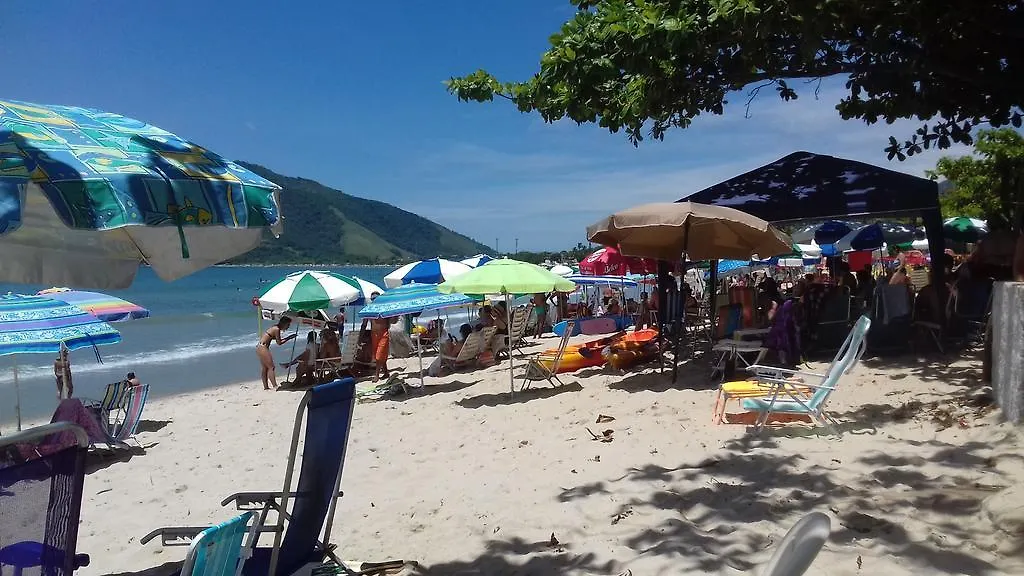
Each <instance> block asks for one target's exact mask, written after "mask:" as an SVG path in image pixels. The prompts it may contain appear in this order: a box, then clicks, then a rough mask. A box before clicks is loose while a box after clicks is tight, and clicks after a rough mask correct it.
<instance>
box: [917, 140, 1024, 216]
mask: <svg viewBox="0 0 1024 576" xmlns="http://www.w3.org/2000/svg"><path fill="white" fill-rule="evenodd" d="M974 151H975V154H976V155H975V156H963V157H960V158H952V157H948V156H946V157H943V158H940V159H939V162H938V164H937V165H936V166H935V170H930V171H929V172H928V176H929V177H931V178H932V179H938V178H939V177H940V176H941V177H943V178H946V179H947V180H949V181H950V182H951V183H952V184H953V189H952V190H950V191H948V192H946V193H945V194H943V195H942V197H941V198H940V201H941V203H942V213H943V215H945V216H970V217H972V218H983V219H985V220H987V221H988V224H989V227H990V228H992V229H993V230H1000V229H1001V230H1012V229H1014V228H1015V224H1016V222H1015V221H1014V218H1017V219H1018V220H1019V218H1020V217H1021V210H1022V208H1024V207H1021V206H1019V205H1018V204H1017V203H1018V202H1021V201H1024V136H1021V135H1020V134H1019V133H1018V132H1017V131H1015V130H1011V129H1009V128H1002V129H999V130H980V131H979V132H978V135H977V143H976V144H975V146H974ZM1015 214H1016V216H1015Z"/></svg>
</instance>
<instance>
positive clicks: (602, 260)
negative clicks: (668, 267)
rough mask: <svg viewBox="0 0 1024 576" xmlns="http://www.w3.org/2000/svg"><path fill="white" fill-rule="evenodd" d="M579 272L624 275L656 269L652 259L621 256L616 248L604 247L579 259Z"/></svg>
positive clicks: (596, 274) (644, 272) (649, 271)
mask: <svg viewBox="0 0 1024 576" xmlns="http://www.w3.org/2000/svg"><path fill="white" fill-rule="evenodd" d="M579 269H580V274H589V275H595V276H625V275H626V274H652V273H654V272H657V271H658V263H657V262H655V261H654V260H650V259H644V258H637V257H635V256H623V255H622V253H620V252H619V251H618V250H617V249H615V248H612V247H605V248H601V249H599V250H597V251H595V252H594V253H593V254H591V255H589V256H587V257H586V258H584V259H583V260H581V261H580V266H579Z"/></svg>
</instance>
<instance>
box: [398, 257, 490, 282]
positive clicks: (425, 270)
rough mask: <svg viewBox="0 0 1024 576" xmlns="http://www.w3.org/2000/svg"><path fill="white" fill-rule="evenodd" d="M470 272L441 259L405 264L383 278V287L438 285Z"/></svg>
mask: <svg viewBox="0 0 1024 576" xmlns="http://www.w3.org/2000/svg"><path fill="white" fill-rule="evenodd" d="M470 270H472V268H470V267H469V266H467V265H465V264H463V263H462V262H453V261H451V260H445V259H443V258H431V259H430V260H420V261H419V262H413V263H412V264H406V265H405V266H402V267H401V268H399V269H398V270H395V271H394V272H392V273H390V274H388V275H387V276H385V277H384V285H385V286H387V287H388V288H395V287H397V286H401V285H403V284H412V283H413V282H415V283H417V284H440V283H441V282H444V281H446V280H451V279H452V278H456V277H458V276H459V275H460V274H465V273H466V272H469V271H470Z"/></svg>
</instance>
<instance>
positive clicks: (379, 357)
mask: <svg viewBox="0 0 1024 576" xmlns="http://www.w3.org/2000/svg"><path fill="white" fill-rule="evenodd" d="M392 322H394V320H392V319H389V318H374V319H373V320H372V321H371V322H370V341H371V343H372V346H373V363H374V366H375V370H376V371H375V372H374V375H373V381H374V382H377V381H378V380H380V379H381V377H382V376H383V377H384V378H385V379H386V378H387V377H388V376H389V373H388V356H389V355H390V354H391V324H392Z"/></svg>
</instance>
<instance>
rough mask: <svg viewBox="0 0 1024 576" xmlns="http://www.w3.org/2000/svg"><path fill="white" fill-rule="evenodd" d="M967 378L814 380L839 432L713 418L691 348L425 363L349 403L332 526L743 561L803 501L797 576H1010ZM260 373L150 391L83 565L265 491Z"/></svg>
mask: <svg viewBox="0 0 1024 576" xmlns="http://www.w3.org/2000/svg"><path fill="white" fill-rule="evenodd" d="M553 342H554V340H553V339H545V340H543V341H542V344H541V345H538V346H535V349H539V348H540V347H542V346H544V345H548V346H550V345H552V343H553ZM405 362H406V361H393V366H401V365H402V364H404V363H405ZM414 363H415V360H413V361H412V362H411V363H409V366H410V367H411V366H412V365H413V364H414ZM253 364H254V367H255V359H254V362H253ZM254 369H255V368H254ZM410 369H411V368H410ZM979 374H980V369H978V365H977V363H976V362H975V361H973V360H963V361H958V362H956V363H954V364H952V365H947V363H946V362H945V361H942V362H939V363H932V362H929V361H927V360H920V361H919V360H917V359H914V358H909V357H902V358H897V359H890V360H881V361H879V360H868V361H866V362H864V363H863V364H861V365H860V366H858V367H857V368H856V370H855V371H854V372H853V373H852V374H851V375H849V376H847V377H846V378H845V379H844V380H843V382H842V384H841V387H840V389H839V390H838V392H837V393H836V394H835V395H834V396H833V400H832V403H831V407H832V412H833V414H834V415H836V416H837V417H839V418H840V419H841V420H842V421H843V422H844V425H843V426H842V435H841V436H838V437H837V436H829V435H827V434H826V433H824V432H823V431H820V430H817V431H809V430H808V429H807V428H805V427H801V426H790V427H788V428H783V429H779V430H771V431H767V432H765V433H763V434H762V435H760V436H754V435H753V434H752V433H751V432H749V431H748V429H747V428H746V427H744V426H741V425H718V426H716V425H712V423H711V411H712V404H713V397H714V389H713V387H712V386H711V384H710V383H709V381H708V376H707V368H706V364H700V363H697V364H695V365H693V366H692V367H691V366H683V367H682V369H681V371H680V379H679V382H678V383H677V384H676V385H673V384H671V382H670V378H669V376H668V374H664V375H662V374H659V373H658V369H657V367H656V366H649V367H647V368H645V369H642V370H637V371H634V372H630V373H627V374H618V373H615V372H614V371H612V370H611V369H604V370H602V369H592V370H585V371H582V372H581V373H579V374H569V375H565V376H563V380H564V381H565V382H566V386H564V387H562V388H557V389H551V388H549V387H547V386H546V385H536V386H535V389H534V390H533V391H528V392H526V393H521V394H516V395H515V396H514V397H513V398H510V397H509V395H508V375H507V365H506V366H499V367H492V368H489V369H486V370H481V371H476V372H468V373H462V374H456V375H453V376H448V377H445V378H428V379H427V387H426V388H425V389H424V390H421V391H416V392H414V393H412V394H411V395H410V396H408V397H399V398H394V399H381V400H378V401H372V402H361V403H360V404H358V405H357V407H356V412H355V420H354V423H353V426H352V433H351V439H350V444H349V451H348V459H347V462H346V466H345V472H344V479H343V483H342V485H343V489H344V491H345V497H344V498H343V499H342V501H341V504H340V505H339V509H338V515H337V520H336V522H335V529H334V534H333V537H334V542H336V543H338V545H339V551H340V555H341V556H342V557H343V558H354V559H360V560H369V561H378V560H387V559H396V558H401V559H405V560H409V561H415V562H417V563H418V564H419V566H420V571H422V572H423V573H427V574H446V575H447V574H523V575H526V574H531V575H546V574H568V575H599V574H609V575H615V574H621V573H627V571H628V573H631V574H633V575H635V576H641V575H657V574H666V575H668V574H699V573H707V574H746V573H751V574H756V573H758V565H759V564H761V563H763V562H765V561H766V560H767V559H768V558H769V557H770V556H771V554H772V553H773V551H774V547H775V544H776V543H777V542H778V541H779V539H780V538H781V537H782V535H783V534H784V533H785V532H786V530H788V529H789V527H790V526H791V525H792V524H793V523H794V522H796V521H797V520H798V519H799V518H800V517H801V516H802V515H804V514H806V513H807V512H810V511H815V510H816V511H821V512H824V513H826V514H828V515H829V516H830V517H831V518H832V528H833V531H832V538H831V540H830V541H829V542H828V544H827V545H826V546H825V549H824V550H823V551H822V553H821V554H820V555H819V556H818V558H817V560H816V561H815V563H814V565H813V566H812V568H811V569H810V570H809V571H808V574H815V575H829V576H843V575H851V576H852V575H856V574H971V575H984V574H1021V573H1024V544H1022V542H1024V540H1022V536H1021V534H1020V533H1017V534H1015V535H1011V534H1008V533H1006V532H1002V531H1000V529H999V528H998V527H997V526H996V525H995V523H994V521H993V518H996V520H997V521H998V522H1001V523H1003V527H1004V528H1006V529H1011V530H1012V529H1019V528H1020V527H1021V526H1022V525H1021V524H1019V523H1017V524H1015V523H1013V522H1012V520H1013V514H1012V512H1013V510H1012V508H1013V505H1015V506H1017V507H1018V510H1017V511H1016V518H1017V519H1018V520H1019V518H1020V517H1021V516H1022V515H1024V514H1022V513H1021V511H1020V509H1019V508H1020V507H1022V506H1024V497H1021V491H1020V490H1021V487H1022V485H1024V484H1022V483H1024V457H1022V456H1021V453H1022V450H1021V448H1022V444H1021V433H1020V430H1019V429H1015V428H1013V427H1012V426H1009V425H1007V424H1001V423H999V415H998V410H995V409H993V408H991V407H990V406H988V405H987V403H986V402H985V399H984V398H983V397H981V396H980V392H981V389H982V388H981V385H980V383H979V382H978V381H977V378H978V376H979ZM410 382H415V383H418V379H412V378H410ZM260 388H261V386H260V384H259V383H258V382H251V383H246V384H242V385H236V386H228V387H223V388H219V389H214V390H208V391H203V392H197V393H191V394H187V395H182V396H177V397H171V398H165V399H160V400H156V401H153V402H152V403H151V405H150V406H149V407H148V408H147V411H146V414H145V420H146V423H144V425H143V429H144V431H143V432H142V433H140V434H139V440H140V442H141V444H142V445H143V446H144V447H145V454H142V455H136V456H134V457H132V458H131V459H130V460H129V461H127V462H123V461H122V462H112V463H110V464H109V465H107V466H105V467H102V468H101V469H99V470H96V471H94V472H93V473H91V474H90V475H89V476H88V477H87V478H86V482H85V503H84V505H83V510H82V528H81V534H80V537H79V549H80V551H81V552H86V553H89V554H90V555H91V556H92V565H91V566H89V567H87V568H84V569H82V570H81V571H80V572H79V573H80V574H82V575H92V574H108V573H126V572H140V571H144V570H147V569H151V568H154V567H166V566H164V565H165V564H166V563H171V562H174V561H177V560H180V559H181V558H182V557H183V555H184V552H185V548H184V547H177V548H166V549H162V548H161V547H160V546H159V544H158V543H156V542H151V543H150V544H148V545H146V546H142V545H140V544H139V542H138V540H139V538H140V537H141V536H142V535H144V534H146V533H147V532H149V531H150V530H151V529H153V528H156V527H158V526H164V525H203V524H206V523H209V522H212V521H221V520H225V519H227V518H228V517H230V516H232V515H233V512H234V511H233V510H230V509H224V508H221V507H220V506H219V503H220V500H221V499H222V498H223V497H224V496H226V495H227V494H229V493H232V492H235V491H239V490H277V489H279V488H280V486H281V481H282V478H283V476H282V475H283V464H284V461H285V456H286V451H287V444H288V440H289V435H290V432H291V427H292V419H293V416H294V412H295V407H296V405H297V403H298V400H299V393H293V392H264V391H263V390H261V389H260ZM599 415H606V416H611V417H613V418H614V420H612V421H609V422H605V423H601V424H597V423H596V420H597V418H598V416H599ZM588 428H589V429H590V430H591V431H593V432H595V433H597V434H601V431H603V430H612V431H613V432H612V438H613V439H612V441H611V442H600V441H596V440H594V439H593V438H592V436H591V434H590V432H589V431H588ZM1007 489H1015V490H1016V498H1014V496H1013V494H1014V492H1007V491H1006V490H1007ZM986 501H987V503H986ZM1008 503H1009V504H1008ZM993 512H995V513H996V514H997V515H996V516H995V517H993V516H992V513H993ZM147 573H159V571H150V572H147Z"/></svg>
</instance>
